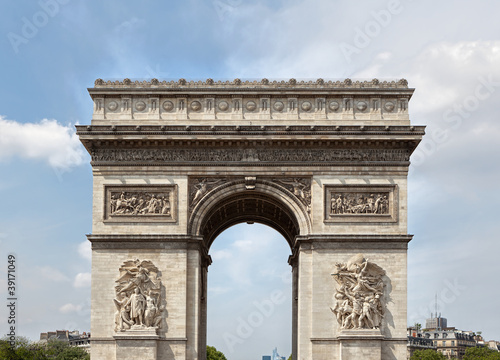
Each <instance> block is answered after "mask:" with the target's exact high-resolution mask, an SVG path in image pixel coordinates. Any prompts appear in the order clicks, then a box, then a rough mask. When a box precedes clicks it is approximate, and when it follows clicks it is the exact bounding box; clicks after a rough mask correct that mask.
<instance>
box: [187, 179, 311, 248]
mask: <svg viewBox="0 0 500 360" xmlns="http://www.w3.org/2000/svg"><path fill="white" fill-rule="evenodd" d="M242 222H258V223H261V224H264V225H268V226H270V227H272V228H274V229H275V230H277V231H278V232H279V233H281V234H282V235H283V236H284V237H285V239H286V240H287V242H288V243H289V245H290V247H291V248H293V246H294V240H295V237H296V236H298V235H307V234H309V233H310V231H311V218H310V213H309V208H308V206H307V205H306V203H305V202H304V201H302V200H301V199H299V198H298V197H297V196H295V195H294V194H293V193H292V192H290V191H289V190H288V189H286V188H285V187H284V186H281V185H279V184H277V183H275V182H272V181H266V180H255V182H254V183H252V185H251V186H249V185H248V182H246V181H245V180H232V181H228V182H226V183H224V184H223V185H219V186H215V187H214V188H213V189H211V190H210V191H208V192H207V193H206V194H205V195H204V196H203V197H202V198H201V199H200V200H199V201H198V202H197V203H196V204H194V206H192V210H191V214H190V220H189V224H188V233H189V234H191V235H193V236H202V237H203V238H204V241H205V245H206V246H207V247H210V245H211V244H212V242H213V241H214V239H215V238H216V237H217V236H218V235H219V234H220V233H221V232H222V231H224V230H225V229H227V228H228V227H230V226H232V225H236V224H238V223H242Z"/></svg>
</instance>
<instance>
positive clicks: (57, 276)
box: [36, 266, 69, 282]
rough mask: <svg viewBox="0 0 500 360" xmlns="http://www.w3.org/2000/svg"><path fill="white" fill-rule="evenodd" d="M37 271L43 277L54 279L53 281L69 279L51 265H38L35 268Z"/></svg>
mask: <svg viewBox="0 0 500 360" xmlns="http://www.w3.org/2000/svg"><path fill="white" fill-rule="evenodd" d="M36 271H37V273H39V274H40V275H42V277H44V278H45V279H48V280H51V281H54V282H64V281H69V277H67V276H66V275H64V274H63V273H62V272H60V271H59V270H57V269H54V268H53V267H51V266H43V267H38V268H37V270H36Z"/></svg>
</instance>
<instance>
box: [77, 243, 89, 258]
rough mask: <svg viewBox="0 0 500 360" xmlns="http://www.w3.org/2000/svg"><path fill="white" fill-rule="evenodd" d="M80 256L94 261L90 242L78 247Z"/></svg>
mask: <svg viewBox="0 0 500 360" xmlns="http://www.w3.org/2000/svg"><path fill="white" fill-rule="evenodd" d="M78 254H79V255H80V256H81V257H82V258H84V259H87V260H89V261H90V260H92V247H91V245H90V241H87V240H85V241H82V242H81V243H80V244H79V245H78Z"/></svg>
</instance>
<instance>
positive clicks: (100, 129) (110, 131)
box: [76, 125, 425, 136]
mask: <svg viewBox="0 0 500 360" xmlns="http://www.w3.org/2000/svg"><path fill="white" fill-rule="evenodd" d="M76 129H77V135H80V136H82V135H114V134H120V135H139V134H140V135H193V134H196V135H211V136H213V135H262V134H263V133H265V134H269V135H273V136H276V135H290V134H293V135H316V134H321V135H382V136H387V135H420V136H423V135H424V134H425V126H403V125H401V126H398V125H393V126H373V125H370V126H364V125H360V126H347V125H344V126H342V125H338V126H322V125H316V126H304V125H295V126H288V125H269V126H265V125H264V126H257V125H226V126H223V125H219V126H213V125H210V126H209V125H174V126H165V125H142V126H141V125H133V126H132V125H76Z"/></svg>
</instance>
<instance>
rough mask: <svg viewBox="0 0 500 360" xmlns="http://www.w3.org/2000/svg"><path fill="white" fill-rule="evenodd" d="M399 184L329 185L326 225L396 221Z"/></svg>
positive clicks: (326, 195)
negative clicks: (328, 223) (331, 223)
mask: <svg viewBox="0 0 500 360" xmlns="http://www.w3.org/2000/svg"><path fill="white" fill-rule="evenodd" d="M398 200H399V199H398V188H397V186H396V185H345V186H344V185H341V186H339V185H326V186H325V222H336V223H338V222H396V221H397V219H398V208H399V206H398Z"/></svg>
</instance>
